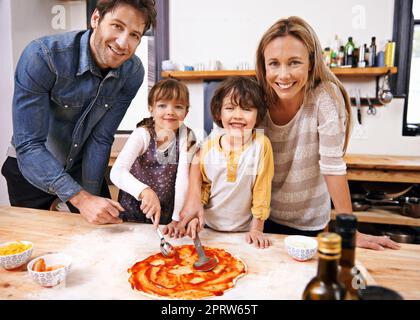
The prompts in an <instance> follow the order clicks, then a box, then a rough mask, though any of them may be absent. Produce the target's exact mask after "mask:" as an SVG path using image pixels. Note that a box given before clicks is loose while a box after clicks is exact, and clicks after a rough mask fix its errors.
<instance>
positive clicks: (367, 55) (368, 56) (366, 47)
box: [365, 43, 370, 67]
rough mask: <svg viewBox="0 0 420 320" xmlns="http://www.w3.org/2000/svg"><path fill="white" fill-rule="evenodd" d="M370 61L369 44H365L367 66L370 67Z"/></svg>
mask: <svg viewBox="0 0 420 320" xmlns="http://www.w3.org/2000/svg"><path fill="white" fill-rule="evenodd" d="M369 59H370V50H369V47H368V46H367V44H366V43H365V66H366V67H369Z"/></svg>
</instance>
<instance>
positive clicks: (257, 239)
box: [245, 229, 271, 249]
mask: <svg viewBox="0 0 420 320" xmlns="http://www.w3.org/2000/svg"><path fill="white" fill-rule="evenodd" d="M245 239H246V242H248V243H249V244H252V243H253V244H254V246H255V247H256V248H259V249H265V248H268V247H269V246H271V241H270V239H269V238H268V237H267V236H266V235H265V234H264V233H263V232H262V231H259V230H255V229H254V230H251V231H249V232H248V233H247V234H246V236H245Z"/></svg>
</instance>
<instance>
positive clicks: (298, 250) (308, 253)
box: [284, 236, 318, 261]
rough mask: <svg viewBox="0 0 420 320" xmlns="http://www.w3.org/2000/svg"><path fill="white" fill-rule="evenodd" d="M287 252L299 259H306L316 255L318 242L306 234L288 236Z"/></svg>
mask: <svg viewBox="0 0 420 320" xmlns="http://www.w3.org/2000/svg"><path fill="white" fill-rule="evenodd" d="M284 245H285V247H286V250H287V253H288V254H289V255H290V256H291V257H292V258H293V259H295V260H297V261H306V260H309V259H312V257H313V256H315V254H316V251H317V249H318V242H317V241H316V240H315V239H313V238H310V237H305V236H288V237H286V238H285V239H284Z"/></svg>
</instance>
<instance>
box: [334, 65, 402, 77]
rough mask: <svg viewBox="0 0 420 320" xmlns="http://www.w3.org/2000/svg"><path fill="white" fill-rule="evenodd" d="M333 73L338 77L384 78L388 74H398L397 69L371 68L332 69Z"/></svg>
mask: <svg viewBox="0 0 420 320" xmlns="http://www.w3.org/2000/svg"><path fill="white" fill-rule="evenodd" d="M331 71H332V72H333V73H334V74H335V75H337V76H352V77H359V76H372V77H376V76H382V75H385V74H387V73H388V72H389V73H390V74H395V73H397V71H398V69H397V67H374V68H372V67H369V68H331Z"/></svg>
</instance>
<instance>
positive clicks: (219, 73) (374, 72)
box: [162, 67, 397, 80]
mask: <svg viewBox="0 0 420 320" xmlns="http://www.w3.org/2000/svg"><path fill="white" fill-rule="evenodd" d="M331 71H332V72H333V73H334V74H336V75H337V76H353V77H360V76H372V77H373V76H381V75H385V74H387V73H388V72H390V73H391V74H395V73H397V67H392V68H388V67H375V68H332V69H331ZM231 76H246V77H252V76H255V70H216V71H163V72H162V78H175V79H178V80H215V79H224V78H227V77H231Z"/></svg>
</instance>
